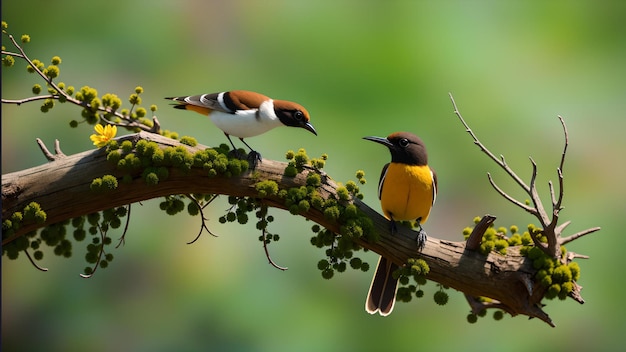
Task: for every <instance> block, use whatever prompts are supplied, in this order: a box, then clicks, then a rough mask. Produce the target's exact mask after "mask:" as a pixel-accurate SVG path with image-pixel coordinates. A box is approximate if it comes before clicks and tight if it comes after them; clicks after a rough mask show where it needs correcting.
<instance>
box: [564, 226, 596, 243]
mask: <svg viewBox="0 0 626 352" xmlns="http://www.w3.org/2000/svg"><path fill="white" fill-rule="evenodd" d="M596 231H600V227H592V228H590V229H586V230H583V231H580V232H576V233H575V234H573V235H570V236H567V237H564V238H562V239H561V244H567V243H570V242H572V241H573V240H575V239H578V238H580V237H583V236H585V235H588V234H590V233H594V232H596Z"/></svg>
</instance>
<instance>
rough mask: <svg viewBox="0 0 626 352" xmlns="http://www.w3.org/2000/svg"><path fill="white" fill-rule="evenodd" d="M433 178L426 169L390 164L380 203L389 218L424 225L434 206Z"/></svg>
mask: <svg viewBox="0 0 626 352" xmlns="http://www.w3.org/2000/svg"><path fill="white" fill-rule="evenodd" d="M433 199H434V185H433V175H432V173H431V170H430V168H429V167H428V166H407V165H404V164H397V163H391V164H389V167H388V168H387V173H386V175H385V179H384V182H383V185H382V193H381V197H380V203H381V206H382V209H383V213H384V214H385V216H386V217H387V218H388V219H391V218H392V217H393V219H394V220H409V221H412V220H417V219H419V218H421V223H422V224H423V223H425V222H426V220H427V219H428V215H429V214H430V209H431V208H432V206H433Z"/></svg>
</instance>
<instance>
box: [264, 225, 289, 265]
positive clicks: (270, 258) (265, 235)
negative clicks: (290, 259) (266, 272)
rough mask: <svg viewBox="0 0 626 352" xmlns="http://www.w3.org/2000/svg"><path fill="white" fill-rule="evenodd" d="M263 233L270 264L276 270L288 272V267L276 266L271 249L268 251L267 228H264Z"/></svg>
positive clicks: (266, 254)
mask: <svg viewBox="0 0 626 352" xmlns="http://www.w3.org/2000/svg"><path fill="white" fill-rule="evenodd" d="M262 232H263V250H264V251H265V257H267V260H268V261H269V263H270V264H271V265H272V266H273V267H274V268H276V269H280V270H282V271H285V270H287V269H288V268H287V267H286V266H280V265H278V264H276V263H275V262H274V260H273V259H272V256H270V251H269V249H267V242H268V241H267V230H266V229H265V228H263V230H262Z"/></svg>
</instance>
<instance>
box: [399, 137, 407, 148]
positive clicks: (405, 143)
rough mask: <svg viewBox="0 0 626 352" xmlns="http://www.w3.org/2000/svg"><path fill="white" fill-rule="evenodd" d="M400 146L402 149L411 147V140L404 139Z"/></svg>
mask: <svg viewBox="0 0 626 352" xmlns="http://www.w3.org/2000/svg"><path fill="white" fill-rule="evenodd" d="M398 144H400V146H401V147H402V148H406V147H407V146H408V145H409V140H408V139H406V138H402V139H401V140H400V141H399V142H398Z"/></svg>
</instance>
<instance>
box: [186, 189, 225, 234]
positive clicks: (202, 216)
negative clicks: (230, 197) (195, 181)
mask: <svg viewBox="0 0 626 352" xmlns="http://www.w3.org/2000/svg"><path fill="white" fill-rule="evenodd" d="M185 196H187V198H189V199H190V200H191V201H192V202H194V203H196V206H197V207H198V211H199V212H200V221H201V224H200V232H198V235H197V236H196V238H194V239H193V240H191V242H187V244H192V243H194V242H196V241H197V240H198V239H199V238H200V235H202V231H204V230H206V231H207V232H208V233H209V234H210V235H211V236H213V237H218V236H217V235H214V234H213V232H211V230H209V228H208V226H207V225H206V222H207V220H209V219H208V218H206V217H205V216H204V211H203V209H204V208H205V207H206V206H207V205H209V204H211V202H213V200H215V198H217V195H213V197H211V199H209V201H208V202H206V204H204V205H200V203H199V202H198V200H197V199H196V198H194V197H193V196H192V195H191V194H185Z"/></svg>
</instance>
